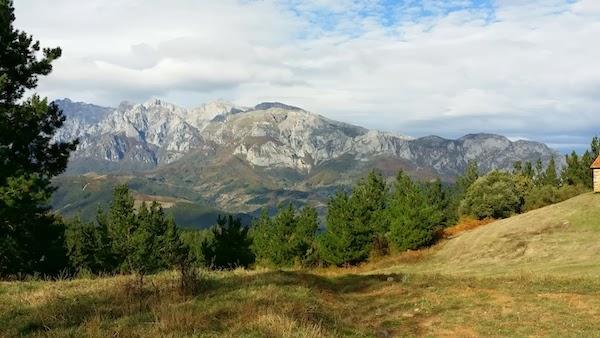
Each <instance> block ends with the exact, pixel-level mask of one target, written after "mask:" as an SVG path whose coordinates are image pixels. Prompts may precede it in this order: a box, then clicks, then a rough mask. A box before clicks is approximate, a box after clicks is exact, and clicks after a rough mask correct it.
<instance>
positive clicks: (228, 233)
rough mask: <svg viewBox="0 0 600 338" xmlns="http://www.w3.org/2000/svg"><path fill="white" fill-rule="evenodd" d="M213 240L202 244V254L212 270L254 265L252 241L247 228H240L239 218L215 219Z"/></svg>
mask: <svg viewBox="0 0 600 338" xmlns="http://www.w3.org/2000/svg"><path fill="white" fill-rule="evenodd" d="M212 234H213V238H212V239H211V240H205V241H204V242H203V243H202V248H201V250H202V254H203V256H204V257H205V260H206V264H207V265H208V266H209V267H210V268H213V269H233V268H236V267H244V268H247V267H248V266H250V265H251V264H252V263H254V259H255V257H254V254H253V253H252V250H251V245H252V240H251V239H250V238H249V237H248V228H247V227H244V226H242V222H241V220H240V219H239V218H234V217H233V216H231V215H230V216H227V217H221V216H219V217H218V219H217V224H216V225H215V226H213V228H212Z"/></svg>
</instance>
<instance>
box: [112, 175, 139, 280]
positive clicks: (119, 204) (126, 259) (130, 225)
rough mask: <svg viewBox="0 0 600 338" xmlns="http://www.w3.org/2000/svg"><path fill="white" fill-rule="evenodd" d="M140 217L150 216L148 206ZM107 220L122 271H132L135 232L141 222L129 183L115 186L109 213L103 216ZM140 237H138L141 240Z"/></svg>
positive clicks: (114, 251)
mask: <svg viewBox="0 0 600 338" xmlns="http://www.w3.org/2000/svg"><path fill="white" fill-rule="evenodd" d="M140 212H141V213H142V215H141V216H140V218H146V217H148V216H147V215H146V214H147V213H148V210H147V208H145V207H144V208H142V209H141V210H140ZM102 218H103V219H104V220H105V222H106V227H107V230H108V237H109V239H110V242H111V246H112V252H113V253H114V255H115V259H116V261H117V262H119V269H120V270H121V271H131V269H132V267H133V265H134V263H133V262H132V261H131V260H132V258H133V252H134V250H135V245H136V243H135V241H134V234H135V233H136V231H137V229H138V227H139V224H138V217H137V216H136V214H135V208H134V201H133V196H132V195H131V193H130V192H129V187H127V185H118V186H116V187H115V188H114V191H113V199H112V201H111V203H110V206H109V209H108V213H107V214H106V215H105V216H103V217H102ZM139 240H140V239H139V238H138V239H136V241H139Z"/></svg>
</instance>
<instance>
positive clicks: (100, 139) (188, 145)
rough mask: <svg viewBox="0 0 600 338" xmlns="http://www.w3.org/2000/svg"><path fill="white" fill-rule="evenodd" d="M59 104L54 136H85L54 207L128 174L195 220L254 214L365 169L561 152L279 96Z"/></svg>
mask: <svg viewBox="0 0 600 338" xmlns="http://www.w3.org/2000/svg"><path fill="white" fill-rule="evenodd" d="M55 103H56V104H57V105H58V106H59V107H60V108H61V109H62V110H63V112H64V114H65V116H67V121H66V123H65V125H64V126H63V128H61V129H60V130H59V132H58V133H57V134H56V135H55V139H56V140H61V141H63V140H71V139H73V138H79V140H80V145H79V147H78V149H77V150H76V151H75V152H74V153H73V154H72V156H71V159H70V162H69V166H68V168H67V171H66V173H65V174H64V175H62V176H61V177H59V178H58V179H57V180H56V184H57V185H58V187H59V189H58V191H57V193H56V194H55V197H54V200H53V206H54V207H55V208H56V209H58V210H59V211H60V212H63V213H66V214H67V215H69V214H73V213H74V212H75V211H76V210H87V213H90V212H91V211H90V210H89V209H91V208H92V207H96V205H97V204H102V202H107V199H108V197H109V193H108V190H107V189H106V187H110V186H112V185H114V184H116V183H118V182H127V183H128V184H129V185H130V187H131V188H132V189H133V190H134V192H135V193H136V196H137V197H136V199H138V200H158V201H160V202H161V203H162V204H163V205H164V206H166V207H170V208H172V209H173V210H178V209H177V208H180V209H181V208H183V209H185V210H186V211H185V212H184V213H187V214H186V215H187V216H186V217H187V218H186V219H187V221H186V222H188V223H189V224H185V225H188V226H191V225H197V224H192V223H194V222H199V221H198V218H197V217H196V218H195V217H194V212H193V211H190V210H192V209H193V210H196V209H201V210H202V212H207V210H208V211H209V214H210V213H211V212H213V213H216V212H221V211H227V212H235V213H254V212H256V211H257V210H258V209H260V208H262V207H265V206H266V207H273V206H275V205H277V204H279V203H282V202H294V203H306V202H309V203H312V204H314V205H316V206H317V207H319V206H321V207H322V206H323V205H324V203H325V202H326V198H327V196H328V195H329V194H331V193H332V192H333V191H335V190H336V189H340V188H343V187H347V186H349V185H350V184H351V183H352V182H354V181H355V180H356V179H357V178H358V177H360V176H361V175H364V173H366V172H367V171H368V170H370V169H371V168H377V169H379V170H380V171H382V172H383V173H384V174H385V175H387V176H393V175H394V174H395V173H396V172H397V171H398V170H400V169H401V170H404V171H405V172H407V173H409V174H410V175H411V176H413V177H415V178H418V179H422V180H428V179H433V178H436V177H439V178H441V179H442V180H443V181H446V182H451V181H453V180H455V179H456V177H457V176H458V175H460V174H461V173H462V172H463V171H464V169H465V167H466V165H467V163H468V161H469V160H475V161H477V162H478V163H479V165H480V170H481V171H482V172H488V171H490V170H493V169H511V168H512V165H513V163H514V162H515V161H518V160H521V161H537V160H538V159H541V160H542V161H543V162H544V163H547V161H549V160H550V158H552V157H556V158H557V159H558V158H559V156H560V154H559V153H558V152H556V151H555V150H552V149H550V148H549V147H547V146H546V145H544V144H542V143H538V142H532V141H523V140H520V141H515V142H512V141H510V140H509V139H507V138H506V137H503V136H499V135H492V134H471V135H466V136H464V137H461V138H459V139H456V140H449V139H444V138H441V137H438V136H427V137H422V138H412V137H408V136H404V135H399V134H395V133H389V132H383V131H378V130H369V129H366V128H362V127H359V126H354V125H350V124H347V123H343V122H338V121H334V120H331V119H328V118H326V117H323V116H321V115H318V114H314V113H311V112H308V111H306V110H304V109H302V108H298V107H293V106H290V105H286V104H283V103H278V102H264V103H260V104H257V105H256V106H254V107H242V106H238V105H235V104H231V103H228V102H224V101H217V102H212V103H207V104H204V105H201V106H199V107H196V108H192V109H186V108H183V107H179V106H177V105H174V104H171V103H167V102H164V101H161V100H158V99H153V100H150V101H148V102H145V103H139V104H134V103H130V102H123V103H121V104H120V105H119V106H118V107H117V108H110V107H101V106H97V105H92V104H88V103H82V102H73V101H71V100H69V99H62V100H57V101H55ZM84 187H85V188H84ZM94 189H96V190H94ZM98 196H103V197H102V198H100V197H98ZM179 214H181V212H180V213H179ZM176 216H177V215H176ZM210 217H212V214H211V216H210ZM181 219H183V217H182V216H181V215H179V219H178V220H181Z"/></svg>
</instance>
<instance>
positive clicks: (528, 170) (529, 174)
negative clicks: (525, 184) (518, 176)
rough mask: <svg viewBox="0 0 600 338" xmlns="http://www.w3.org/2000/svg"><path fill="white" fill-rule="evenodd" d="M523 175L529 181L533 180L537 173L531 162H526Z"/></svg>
mask: <svg viewBox="0 0 600 338" xmlns="http://www.w3.org/2000/svg"><path fill="white" fill-rule="evenodd" d="M523 175H524V176H525V177H527V178H529V179H533V177H534V176H535V173H534V172H533V164H531V162H530V161H527V162H525V166H524V167H523Z"/></svg>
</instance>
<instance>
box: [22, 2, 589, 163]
mask: <svg viewBox="0 0 600 338" xmlns="http://www.w3.org/2000/svg"><path fill="white" fill-rule="evenodd" d="M15 10H16V16H17V20H16V23H15V26H16V27H17V28H18V29H22V30H24V31H26V32H28V33H30V34H32V35H34V37H35V38H36V39H38V40H40V41H41V43H42V46H47V47H54V46H60V47H61V48H62V49H63V57H62V58H61V59H59V60H57V61H56V62H55V67H54V71H53V73H52V74H51V75H50V76H48V77H46V78H44V79H41V80H40V83H39V84H40V85H39V87H38V92H39V93H40V94H42V95H44V96H48V97H49V98H51V99H57V98H63V97H68V98H70V99H72V100H76V101H84V102H89V103H96V104H101V105H106V106H117V105H118V104H119V102H121V101H124V100H128V101H134V102H143V101H147V100H149V99H151V98H160V99H163V100H166V101H169V102H172V103H175V104H178V105H182V106H185V107H194V106H199V105H201V104H202V103H205V102H209V101H213V100H216V99H221V100H227V101H231V102H234V103H236V104H239V105H245V106H253V105H255V104H257V103H260V102H263V101H279V102H284V103H287V104H291V105H295V106H299V107H302V108H304V109H306V110H308V111H311V112H315V113H318V114H321V115H324V116H327V117H329V118H332V119H336V120H340V121H345V122H349V123H353V124H358V125H361V126H365V127H369V128H375V129H381V130H386V131H391V132H397V133H400V134H404V135H409V136H415V137H419V136H425V135H431V134H435V135H440V136H443V137H448V138H454V137H460V136H462V135H464V134H468V133H476V132H490V133H497V134H503V135H505V136H507V137H509V138H511V139H529V140H536V141H542V142H545V143H547V144H549V145H550V146H552V147H554V148H557V149H560V150H563V151H569V150H571V149H576V150H582V149H584V148H585V147H586V146H587V144H588V143H589V140H590V139H591V137H592V136H594V135H597V134H600V42H599V41H600V1H599V0H578V1H568V0H445V1H441V0H422V1H413V0H405V1H393V0H363V1H354V0H305V1H300V0H282V1H274V0H273V1H271V0H218V1H216V0H215V1H201V0H170V1H159V0H119V1H109V0H86V1H81V0H53V1H39V0H17V1H15Z"/></svg>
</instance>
